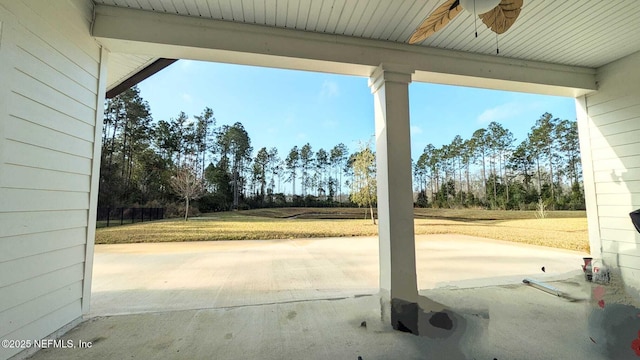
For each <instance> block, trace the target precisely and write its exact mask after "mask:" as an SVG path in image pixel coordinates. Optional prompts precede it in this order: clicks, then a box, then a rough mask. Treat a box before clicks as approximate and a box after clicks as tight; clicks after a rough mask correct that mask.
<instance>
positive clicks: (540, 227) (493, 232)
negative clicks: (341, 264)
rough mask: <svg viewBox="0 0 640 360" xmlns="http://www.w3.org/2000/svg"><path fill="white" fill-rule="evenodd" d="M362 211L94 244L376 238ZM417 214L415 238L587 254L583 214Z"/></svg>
mask: <svg viewBox="0 0 640 360" xmlns="http://www.w3.org/2000/svg"><path fill="white" fill-rule="evenodd" d="M364 213H365V212H364V210H363V209H351V208H286V209H258V210H247V211H237V212H225V213H213V214H204V215H203V216H201V217H198V218H192V219H190V220H189V221H187V222H185V221H183V220H181V219H170V220H161V221H154V222H148V223H136V224H131V225H123V226H118V227H114V228H100V229H97V230H96V243H97V244H122V243H139V242H167V241H215V240H258V239H288V238H310V237H351V236H375V235H377V233H378V228H377V226H375V225H373V224H372V223H371V220H364V219H363V218H364ZM548 215H549V216H548V218H546V219H536V218H535V212H533V211H488V210H472V209H462V210H455V209H416V211H415V220H414V228H415V233H416V234H418V235H422V234H464V235H471V236H480V237H486V238H491V239H496V240H506V241H513V242H520V243H526V244H533V245H542V246H550V247H556V248H563V249H570V250H580V251H586V252H588V251H589V242H588V237H587V219H586V215H585V212H584V211H562V212H560V211H558V212H549V214H548Z"/></svg>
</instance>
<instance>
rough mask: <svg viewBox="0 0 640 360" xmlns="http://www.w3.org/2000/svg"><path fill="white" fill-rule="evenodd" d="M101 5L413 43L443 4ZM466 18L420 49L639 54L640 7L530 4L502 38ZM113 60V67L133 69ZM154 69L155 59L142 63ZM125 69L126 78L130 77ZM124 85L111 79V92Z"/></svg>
mask: <svg viewBox="0 0 640 360" xmlns="http://www.w3.org/2000/svg"><path fill="white" fill-rule="evenodd" d="M94 2H95V3H96V4H103V5H110V6H117V7H127V8H133V9H142V10H149V11H155V12H162V13H171V14H178V15H184V16H192V17H199V18H207V19H216V20H224V21H231V22H240V23H251V24H258V25H266V26H273V27H280V28H289V29H296V30H301V31H310V32H319V33H328V34H339V35H346V36H351V37H358V38H368V39H376V40H384V41H391V42H398V43H406V42H407V40H408V39H409V37H410V35H411V33H412V32H413V30H414V29H415V28H416V27H417V26H418V25H419V24H420V23H421V22H422V20H423V19H424V18H425V17H426V16H427V15H428V14H429V13H430V12H431V11H432V10H433V9H435V8H436V7H437V6H438V5H440V4H441V3H442V2H443V0H313V1H311V0H94ZM477 27H478V38H475V36H474V16H473V15H472V14H469V13H467V12H464V11H463V12H462V13H461V14H460V15H459V16H458V17H456V18H455V19H454V20H453V21H452V22H451V23H450V24H449V25H448V26H447V27H445V28H444V29H443V30H441V31H440V32H438V33H436V34H435V35H433V36H432V37H430V38H428V39H426V40H425V41H424V42H422V43H420V44H417V45H416V46H424V47H435V48H443V49H452V50H458V51H464V52H470V53H477V54H488V55H494V54H496V46H497V44H496V40H497V41H498V44H499V49H500V56H501V57H506V58H514V59H521V60H532V61H539V62H546V63H553V64H563V65H571V66H581V67H589V68H597V67H600V66H602V65H605V64H607V63H609V62H611V61H614V60H616V59H619V58H621V57H624V56H626V55H629V54H631V53H634V52H637V51H640V35H639V34H640V1H638V0H607V1H601V0H566V1H558V0H524V6H523V9H522V12H521V14H520V17H519V18H518V20H517V21H516V23H515V24H514V25H513V27H512V28H511V29H510V30H509V31H507V32H506V33H505V34H503V35H500V36H498V37H497V39H496V35H495V34H494V33H492V32H491V31H490V30H488V29H487V28H486V27H485V26H484V24H482V22H481V21H480V20H478V21H477ZM119 57H120V55H119V54H113V56H112V57H111V58H112V59H113V61H116V62H120V63H124V62H127V63H128V64H129V67H131V66H133V65H134V63H132V62H131V60H132V59H131V58H128V59H120V58H119ZM138 60H139V61H142V62H144V63H148V62H149V60H152V59H149V58H147V59H138ZM123 72H124V73H126V71H125V70H122V71H119V76H121V78H122V76H124V74H123ZM118 81H119V80H118V79H115V78H111V79H110V81H109V84H110V85H115V84H116V83H117V82H118Z"/></svg>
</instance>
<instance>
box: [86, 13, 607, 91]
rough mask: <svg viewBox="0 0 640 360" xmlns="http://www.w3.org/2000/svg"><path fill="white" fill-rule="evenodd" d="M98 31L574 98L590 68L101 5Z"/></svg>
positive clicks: (199, 50) (147, 47)
mask: <svg viewBox="0 0 640 360" xmlns="http://www.w3.org/2000/svg"><path fill="white" fill-rule="evenodd" d="M93 36H94V37H95V38H96V39H97V40H98V41H99V42H100V43H102V44H103V45H104V46H105V47H107V48H108V49H109V50H110V51H112V52H115V53H130V54H140V55H145V56H150V57H155V58H172V59H194V60H204V61H215V62H226V63H235V64H246V65H256V66H267V67H275V68H286V69H298V70H307V71H321V72H329V73H336V74H344V75H355V76H369V75H371V73H372V72H373V70H374V69H375V68H376V67H378V66H379V65H380V64H396V65H402V66H405V67H408V68H411V69H415V73H414V75H413V80H414V81H420V82H432V83H441V84H452V85H462V86H473V87H482V88H489V89H499V90H509V91H523V92H532V93H541V94H549V95H561V96H571V97H576V96H580V95H583V94H585V93H588V92H591V91H594V90H596V88H597V84H596V70H595V69H592V68H585V67H576V66H566V65H557V64H549V63H544V62H536V61H527V60H517V59H510V58H505V57H502V56H491V55H484V54H474V53H468V52H462V51H453V50H446V49H439V48H430V47H425V46H414V45H407V44H402V43H396V42H390V41H381V40H371V39H362V38H354V37H348V36H341V35H331V34H321V33H312V32H306V31H301V30H292V29H283V28H275V27H268V26H260V25H254V24H245V23H234V22H229V21H220V20H211V19H200V18H197V17H190V16H182V15H174V14H167V13H158V12H151V11H144V10H134V9H128V8H120V7H111V6H103V5H97V6H96V8H95V21H94V25H93Z"/></svg>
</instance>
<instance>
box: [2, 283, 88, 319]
mask: <svg viewBox="0 0 640 360" xmlns="http://www.w3.org/2000/svg"><path fill="white" fill-rule="evenodd" d="M78 291H82V282H81V281H76V282H74V283H73V284H69V285H65V286H63V287H62V288H60V289H56V290H54V291H52V292H50V293H47V294H44V295H42V296H41V297H37V298H35V299H33V300H31V301H28V302H26V303H23V304H21V306H16V307H13V308H10V309H8V310H5V311H3V312H0V323H2V324H6V329H7V330H8V331H15V330H17V329H19V328H21V327H23V326H25V325H27V324H29V323H31V322H33V321H36V320H37V319H39V318H41V317H43V316H45V315H46V314H48V313H49V312H50V311H51V309H59V308H61V307H64V306H66V305H69V304H71V303H73V302H75V301H76V300H77V295H76V294H77V293H78Z"/></svg>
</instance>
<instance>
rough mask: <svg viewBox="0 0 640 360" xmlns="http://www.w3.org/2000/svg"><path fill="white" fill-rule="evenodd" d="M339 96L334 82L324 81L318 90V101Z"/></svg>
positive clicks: (336, 84)
mask: <svg viewBox="0 0 640 360" xmlns="http://www.w3.org/2000/svg"><path fill="white" fill-rule="evenodd" d="M338 95H340V88H339V87H338V83H336V82H335V81H329V80H325V81H324V82H323V83H322V88H321V89H320V99H328V98H332V97H336V96H338Z"/></svg>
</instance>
